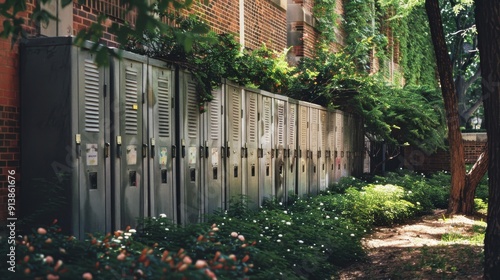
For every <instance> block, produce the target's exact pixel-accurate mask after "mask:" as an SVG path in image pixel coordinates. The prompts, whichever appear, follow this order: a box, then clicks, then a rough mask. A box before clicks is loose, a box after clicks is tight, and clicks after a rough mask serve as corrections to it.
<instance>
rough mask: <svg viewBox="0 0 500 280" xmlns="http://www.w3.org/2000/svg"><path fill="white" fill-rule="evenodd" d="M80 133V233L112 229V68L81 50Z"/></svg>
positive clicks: (78, 142)
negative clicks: (97, 62) (98, 65)
mask: <svg viewBox="0 0 500 280" xmlns="http://www.w3.org/2000/svg"><path fill="white" fill-rule="evenodd" d="M77 53H78V54H79V55H78V63H77V64H76V65H78V78H77V79H75V83H77V84H78V93H79V94H78V96H79V98H78V103H79V104H78V108H77V109H78V112H79V114H78V115H79V116H78V134H77V135H75V138H76V139H75V140H76V143H77V144H78V145H79V146H80V147H79V151H80V152H79V153H80V165H79V166H80V170H79V175H78V176H79V194H78V195H79V205H80V206H79V215H80V226H79V228H80V230H79V233H75V234H79V236H80V237H84V236H85V233H89V232H96V231H98V232H102V233H104V232H107V231H109V230H110V229H111V216H110V215H111V213H110V212H111V197H110V196H111V192H110V187H111V186H110V185H111V184H110V178H109V163H110V159H109V127H107V125H109V124H108V123H105V122H107V121H108V120H109V116H108V115H107V114H109V111H108V110H106V108H109V103H108V102H109V99H108V98H109V97H108V96H109V94H107V92H105V91H107V87H105V86H104V85H108V84H109V81H108V79H109V78H108V75H109V69H108V68H104V67H101V68H98V67H97V65H96V64H95V63H94V57H93V55H92V54H90V53H89V52H88V51H86V50H78V51H77Z"/></svg>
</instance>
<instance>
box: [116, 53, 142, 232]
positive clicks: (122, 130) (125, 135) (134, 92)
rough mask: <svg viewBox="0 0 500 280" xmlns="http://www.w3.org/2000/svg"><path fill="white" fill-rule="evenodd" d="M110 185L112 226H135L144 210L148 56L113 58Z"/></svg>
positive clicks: (131, 55)
mask: <svg viewBox="0 0 500 280" xmlns="http://www.w3.org/2000/svg"><path fill="white" fill-rule="evenodd" d="M111 67H112V72H113V80H112V85H113V96H112V112H111V113H112V123H113V135H112V138H113V142H112V144H113V149H112V151H113V153H112V158H113V161H112V162H113V186H114V202H115V203H114V214H115V217H114V218H115V228H117V229H119V228H125V227H126V226H131V227H135V226H136V225H137V218H142V217H144V216H145V214H147V212H146V211H145V209H147V207H148V205H147V201H146V199H145V198H147V197H148V194H147V186H146V185H145V184H146V183H147V178H146V177H147V170H146V169H145V168H146V166H147V165H146V164H147V153H148V149H147V143H148V140H147V134H146V133H144V129H145V126H144V121H146V120H147V110H144V106H145V101H146V100H145V98H146V96H145V93H146V88H145V86H146V82H145V79H146V78H147V74H146V73H147V59H146V58H145V57H143V56H139V55H136V54H132V53H128V52H125V53H123V57H122V59H121V60H119V59H114V60H112V64H111Z"/></svg>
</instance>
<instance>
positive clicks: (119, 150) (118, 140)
mask: <svg viewBox="0 0 500 280" xmlns="http://www.w3.org/2000/svg"><path fill="white" fill-rule="evenodd" d="M116 155H117V157H121V155H122V137H121V136H120V135H117V136H116Z"/></svg>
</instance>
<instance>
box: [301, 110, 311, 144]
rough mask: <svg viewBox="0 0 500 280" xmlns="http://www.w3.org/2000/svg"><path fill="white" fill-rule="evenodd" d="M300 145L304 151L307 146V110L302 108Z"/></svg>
mask: <svg viewBox="0 0 500 280" xmlns="http://www.w3.org/2000/svg"><path fill="white" fill-rule="evenodd" d="M300 111H301V112H300V113H301V114H300V143H299V145H300V146H301V148H302V149H306V145H307V133H308V130H309V129H307V108H305V107H300Z"/></svg>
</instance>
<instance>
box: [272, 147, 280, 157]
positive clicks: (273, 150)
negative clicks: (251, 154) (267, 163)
mask: <svg viewBox="0 0 500 280" xmlns="http://www.w3.org/2000/svg"><path fill="white" fill-rule="evenodd" d="M275 151H276V153H278V149H276V150H275V149H271V158H274V152H275ZM276 157H278V156H276Z"/></svg>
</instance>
